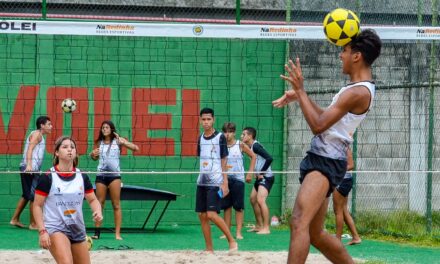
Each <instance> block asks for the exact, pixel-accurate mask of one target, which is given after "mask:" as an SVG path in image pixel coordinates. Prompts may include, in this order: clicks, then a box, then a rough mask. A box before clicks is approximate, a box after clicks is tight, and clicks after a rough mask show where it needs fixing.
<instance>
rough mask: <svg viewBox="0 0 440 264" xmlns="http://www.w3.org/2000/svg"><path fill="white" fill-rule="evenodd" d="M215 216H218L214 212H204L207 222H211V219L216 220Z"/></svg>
mask: <svg viewBox="0 0 440 264" xmlns="http://www.w3.org/2000/svg"><path fill="white" fill-rule="evenodd" d="M217 216H218V214H217V212H214V211H208V212H206V217H207V218H208V219H209V220H212V219H214V218H216V217H217Z"/></svg>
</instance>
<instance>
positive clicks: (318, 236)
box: [310, 229, 324, 248]
mask: <svg viewBox="0 0 440 264" xmlns="http://www.w3.org/2000/svg"><path fill="white" fill-rule="evenodd" d="M323 235H324V230H322V229H319V230H310V243H311V244H312V245H313V246H314V247H316V248H319V247H320V245H321V243H322V237H323Z"/></svg>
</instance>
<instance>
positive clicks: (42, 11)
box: [41, 0, 47, 20]
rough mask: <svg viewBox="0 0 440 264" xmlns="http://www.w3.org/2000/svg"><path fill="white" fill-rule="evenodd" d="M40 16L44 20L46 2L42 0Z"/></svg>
mask: <svg viewBox="0 0 440 264" xmlns="http://www.w3.org/2000/svg"><path fill="white" fill-rule="evenodd" d="M41 4H42V5H41V16H42V18H43V19H44V20H46V18H47V0H43V1H42V3H41Z"/></svg>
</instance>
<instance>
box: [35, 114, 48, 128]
mask: <svg viewBox="0 0 440 264" xmlns="http://www.w3.org/2000/svg"><path fill="white" fill-rule="evenodd" d="M47 121H50V118H49V117H48V116H39V117H38V118H37V122H35V125H36V126H37V129H40V128H41V126H42V125H45V124H46V123H47Z"/></svg>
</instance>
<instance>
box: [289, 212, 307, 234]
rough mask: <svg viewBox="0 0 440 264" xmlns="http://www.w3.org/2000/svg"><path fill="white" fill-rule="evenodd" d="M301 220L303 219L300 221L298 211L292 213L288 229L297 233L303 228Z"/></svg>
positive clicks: (300, 215)
mask: <svg viewBox="0 0 440 264" xmlns="http://www.w3.org/2000/svg"><path fill="white" fill-rule="evenodd" d="M302 220H303V219H302V213H301V211H299V210H297V211H294V212H293V213H292V216H291V217H290V221H289V225H290V229H291V230H292V231H298V230H299V229H301V228H304V224H303V221H302Z"/></svg>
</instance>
